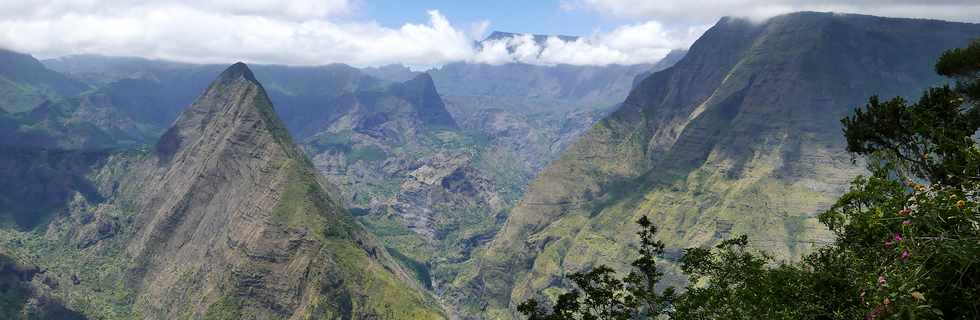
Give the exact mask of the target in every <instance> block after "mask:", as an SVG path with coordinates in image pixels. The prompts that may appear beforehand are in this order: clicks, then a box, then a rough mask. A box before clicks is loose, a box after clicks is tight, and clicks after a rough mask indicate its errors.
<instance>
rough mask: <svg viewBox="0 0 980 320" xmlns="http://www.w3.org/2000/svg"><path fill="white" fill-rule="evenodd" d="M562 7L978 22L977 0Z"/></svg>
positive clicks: (592, 0) (743, 0)
mask: <svg viewBox="0 0 980 320" xmlns="http://www.w3.org/2000/svg"><path fill="white" fill-rule="evenodd" d="M563 7H564V8H566V9H570V10H574V9H583V8H585V9H592V10H595V11H598V12H599V13H601V14H603V15H607V16H611V17H619V18H634V19H653V20H657V21H663V22H677V21H683V22H685V23H691V22H701V23H705V22H710V21H715V20H717V19H718V17H721V16H735V17H745V18H751V19H756V20H762V19H765V18H769V17H772V16H775V15H779V14H784V13H790V12H796V11H822V12H843V13H860V14H870V15H877V16H888V17H897V18H930V19H940V20H951V21H961V22H980V1H977V0H712V1H686V0H679V1H642V0H641V1H636V0H566V1H565V2H563Z"/></svg>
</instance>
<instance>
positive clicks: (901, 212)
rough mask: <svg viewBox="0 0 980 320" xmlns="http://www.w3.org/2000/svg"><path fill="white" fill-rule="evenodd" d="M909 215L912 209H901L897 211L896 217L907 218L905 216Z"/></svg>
mask: <svg viewBox="0 0 980 320" xmlns="http://www.w3.org/2000/svg"><path fill="white" fill-rule="evenodd" d="M911 213H912V209H909V208H905V209H902V210H901V211H899V212H898V215H900V216H907V215H909V214H911Z"/></svg>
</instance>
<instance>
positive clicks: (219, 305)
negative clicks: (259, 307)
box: [204, 296, 242, 320]
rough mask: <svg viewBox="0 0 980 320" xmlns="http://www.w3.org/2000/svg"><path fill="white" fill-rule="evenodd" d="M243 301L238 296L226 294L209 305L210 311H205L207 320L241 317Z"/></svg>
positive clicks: (225, 319) (226, 319)
mask: <svg viewBox="0 0 980 320" xmlns="http://www.w3.org/2000/svg"><path fill="white" fill-rule="evenodd" d="M241 308H242V303H241V301H240V300H239V299H238V298H237V297H231V296H224V297H221V299H218V301H215V302H214V303H212V304H211V305H210V306H208V311H207V312H205V313H204V319H205V320H233V319H241V317H242V311H241Z"/></svg>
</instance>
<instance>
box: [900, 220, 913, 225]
mask: <svg viewBox="0 0 980 320" xmlns="http://www.w3.org/2000/svg"><path fill="white" fill-rule="evenodd" d="M911 224H912V220H905V221H902V225H903V226H907V225H911Z"/></svg>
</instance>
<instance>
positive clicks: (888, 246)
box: [885, 239, 893, 249]
mask: <svg viewBox="0 0 980 320" xmlns="http://www.w3.org/2000/svg"><path fill="white" fill-rule="evenodd" d="M892 244H893V242H892V239H888V240H885V249H891V248H892Z"/></svg>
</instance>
